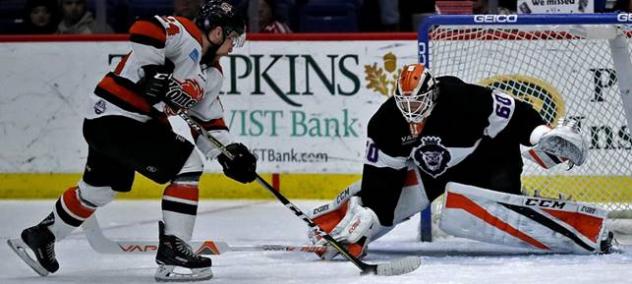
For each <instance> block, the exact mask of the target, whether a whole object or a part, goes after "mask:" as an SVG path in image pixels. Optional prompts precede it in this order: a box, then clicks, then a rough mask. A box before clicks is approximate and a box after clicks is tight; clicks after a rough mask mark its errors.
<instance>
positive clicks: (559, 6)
mask: <svg viewBox="0 0 632 284" xmlns="http://www.w3.org/2000/svg"><path fill="white" fill-rule="evenodd" d="M517 7H518V14H565V13H593V12H594V11H595V1H594V0H518V6H517Z"/></svg>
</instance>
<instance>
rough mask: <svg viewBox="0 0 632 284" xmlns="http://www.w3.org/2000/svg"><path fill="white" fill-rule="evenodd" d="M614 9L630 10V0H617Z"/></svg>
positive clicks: (631, 5)
mask: <svg viewBox="0 0 632 284" xmlns="http://www.w3.org/2000/svg"><path fill="white" fill-rule="evenodd" d="M614 11H621V12H632V0H617V2H616V3H615V4H614Z"/></svg>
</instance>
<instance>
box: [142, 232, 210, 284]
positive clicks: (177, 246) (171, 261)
mask: <svg viewBox="0 0 632 284" xmlns="http://www.w3.org/2000/svg"><path fill="white" fill-rule="evenodd" d="M158 228H159V231H160V244H159V246H158V252H157V254H156V263H157V264H158V269H157V270H156V273H155V275H154V278H155V279H156V281H158V282H187V281H202V280H208V279H211V278H213V272H212V271H211V265H212V262H211V259H210V258H207V257H203V256H200V255H198V254H196V253H194V252H193V250H192V249H191V247H190V246H189V245H188V244H187V243H186V242H185V241H183V240H181V239H180V238H178V237H176V236H171V235H165V232H164V224H163V223H162V222H159V223H158ZM187 270H188V271H187Z"/></svg>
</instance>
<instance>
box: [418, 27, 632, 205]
mask: <svg viewBox="0 0 632 284" xmlns="http://www.w3.org/2000/svg"><path fill="white" fill-rule="evenodd" d="M606 29H607V30H606ZM613 31H614V26H610V27H605V28H602V27H597V26H587V25H586V26H578V25H573V26H567V25H564V26H511V27H510V28H508V27H507V26H485V27H482V26H481V27H475V26H435V27H434V28H433V29H432V31H431V32H430V33H429V43H428V48H429V58H428V59H429V64H430V69H431V70H432V72H433V74H434V75H435V76H442V75H454V76H457V77H459V78H461V79H463V80H464V81H466V82H471V83H477V84H482V85H486V86H490V87H493V88H497V89H501V90H504V91H505V92H507V93H509V94H511V95H513V96H514V97H516V98H518V99H521V100H524V101H527V102H529V103H531V104H532V105H533V106H534V108H535V109H536V110H538V111H539V113H540V114H541V115H542V117H543V118H544V119H545V120H546V121H547V122H549V123H550V124H551V126H555V124H556V123H557V122H558V120H559V119H560V118H563V117H572V118H575V119H578V120H579V121H580V126H581V129H582V135H585V136H586V138H587V139H588V140H589V141H590V150H589V156H588V160H587V162H586V163H585V164H584V165H582V166H581V167H575V168H573V169H571V170H567V166H566V165H558V166H557V167H555V168H553V169H549V170H545V169H542V168H540V167H539V166H537V165H536V164H535V163H533V162H531V161H528V160H525V161H524V163H525V168H524V172H523V187H524V189H525V191H527V192H530V193H533V191H534V190H538V191H539V192H540V193H541V195H543V196H548V197H558V194H559V193H563V194H564V195H566V196H569V195H570V196H572V198H573V199H575V200H579V201H587V202H594V203H599V204H602V205H603V206H604V207H606V208H607V209H609V210H614V211H616V212H621V213H626V212H627V213H629V212H632V210H631V209H632V177H631V175H632V138H631V136H630V133H629V130H628V127H627V123H626V119H625V114H624V110H623V107H622V100H621V97H620V95H619V87H618V86H617V77H616V72H615V70H614V67H613V60H612V56H611V52H610V49H609V44H608V40H607V39H603V38H602V39H592V38H593V37H594V36H595V35H596V36H598V37H599V36H601V37H605V35H606V34H608V33H612V32H613ZM623 34H624V35H625V37H626V40H627V42H628V51H629V52H630V44H629V43H630V35H631V34H632V33H630V32H629V31H624V33H623ZM628 60H629V59H628ZM626 79H627V80H632V78H626Z"/></svg>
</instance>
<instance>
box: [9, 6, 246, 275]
mask: <svg viewBox="0 0 632 284" xmlns="http://www.w3.org/2000/svg"><path fill="white" fill-rule="evenodd" d="M244 29H245V21H244V19H243V18H242V17H241V16H240V15H239V14H237V13H236V11H235V10H234V9H233V7H232V6H231V5H230V4H229V3H227V2H226V1H223V0H210V1H206V2H205V4H204V5H203V6H202V8H201V11H200V14H199V15H198V17H197V18H196V20H195V22H193V21H191V20H189V19H186V18H182V17H171V16H169V17H160V16H155V17H151V18H148V19H140V20H137V21H136V22H135V23H134V24H133V25H132V26H131V28H130V31H129V33H130V38H129V39H130V43H131V51H130V52H129V53H128V54H127V55H126V56H125V57H124V58H123V59H122V60H121V62H120V63H119V64H118V65H117V66H116V68H115V69H114V70H112V72H109V73H108V74H107V75H105V77H104V78H103V79H102V80H101V81H100V82H99V83H98V85H97V87H96V89H95V91H94V93H92V94H90V95H89V96H90V98H89V101H90V105H89V108H88V109H87V114H86V117H85V120H84V123H83V135H84V138H85V139H86V141H87V142H88V146H89V150H88V158H87V162H86V166H85V171H84V174H83V177H82V179H81V180H80V181H79V183H78V184H77V185H76V186H73V187H70V188H68V189H67V190H66V191H65V192H64V193H63V194H61V196H60V197H59V199H58V200H57V202H56V203H55V206H54V208H53V210H52V212H51V213H50V215H48V217H46V218H45V219H44V220H43V221H42V222H41V223H39V224H38V225H36V226H33V227H30V228H27V229H25V230H24V231H23V232H22V234H21V241H19V240H18V241H15V242H14V241H10V242H9V245H10V246H11V247H12V248H13V249H14V251H15V252H16V253H17V254H18V255H19V256H20V257H21V258H22V259H23V260H24V261H25V262H27V264H29V265H30V266H31V267H32V268H33V269H34V270H35V271H36V272H37V273H39V274H40V275H42V276H46V275H47V274H49V273H53V272H55V271H57V270H58V268H59V264H58V262H57V259H56V258H55V251H54V244H55V242H56V241H59V240H61V239H63V238H65V237H66V236H68V235H69V234H70V233H71V232H72V231H74V230H75V229H76V228H77V227H79V226H80V225H81V224H82V223H83V221H84V220H86V219H87V218H89V217H90V216H91V215H92V214H94V212H95V211H96V210H97V208H98V207H101V206H104V205H106V204H107V203H109V202H110V201H112V200H113V199H114V197H115V196H116V194H117V193H118V192H127V191H130V190H131V187H132V183H133V179H134V173H135V172H138V173H140V174H142V175H144V176H146V177H148V178H149V179H151V180H153V181H155V182H157V183H160V184H165V183H168V185H167V186H166V188H165V190H164V193H163V197H162V221H161V222H159V239H160V243H159V248H158V252H157V255H156V263H157V264H158V265H159V268H158V270H157V271H156V274H155V277H156V279H157V280H159V281H172V280H174V281H182V280H184V281H192V280H205V279H209V278H211V277H212V275H213V274H212V272H211V259H210V258H206V257H202V256H199V255H197V254H196V253H194V252H193V251H192V250H191V248H190V247H189V246H188V245H187V241H189V240H190V239H191V236H192V233H193V227H194V223H195V218H196V214H197V204H198V181H199V179H200V176H201V174H202V171H203V160H202V157H200V156H199V154H198V152H197V151H195V148H196V147H197V148H198V149H200V150H201V152H203V153H204V154H205V156H206V158H209V159H215V158H217V159H218V161H219V162H220V164H221V165H222V167H223V169H224V173H225V174H226V175H227V176H228V177H230V178H232V179H235V180H237V181H239V182H242V183H248V182H251V181H253V180H254V179H255V176H256V173H255V169H256V158H255V157H254V156H253V155H252V154H251V153H250V152H249V150H248V149H247V148H246V146H244V145H243V144H240V143H237V142H235V141H233V139H232V138H231V137H230V135H229V133H228V128H227V127H226V124H225V123H224V120H223V109H222V106H221V104H220V102H219V92H220V87H221V86H222V80H223V75H222V69H221V67H220V66H219V63H218V62H219V58H220V57H221V56H224V55H227V54H228V53H230V52H231V51H232V49H233V48H234V47H239V46H241V45H242V44H243V41H244V38H245V34H244V32H245V31H244ZM179 109H185V110H187V111H188V113H189V114H190V116H191V117H192V118H193V119H194V120H196V121H197V122H199V123H200V124H201V125H202V126H203V127H204V128H205V130H206V131H209V132H211V134H212V135H213V136H215V137H217V138H218V139H219V140H220V141H222V142H223V144H224V145H227V146H226V150H228V152H230V153H231V154H232V156H233V157H234V158H233V159H232V160H231V159H229V158H227V157H226V156H225V155H224V154H220V153H221V152H220V151H219V149H217V148H215V147H214V146H212V145H209V144H208V142H206V140H205V139H197V140H196V143H195V145H194V144H192V143H191V142H189V141H187V140H186V139H184V138H183V137H181V136H179V135H177V134H176V133H174V132H173V131H172V129H171V127H170V125H169V123H168V120H167V116H168V115H169V114H171V113H173V112H174V111H178V110H179ZM31 252H32V253H31ZM30 255H34V256H35V258H33V257H31V256H30ZM175 267H184V268H188V269H190V271H191V273H176V272H174V268H175Z"/></svg>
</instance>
